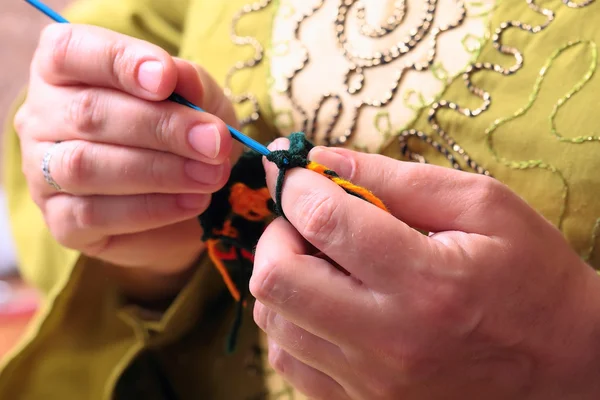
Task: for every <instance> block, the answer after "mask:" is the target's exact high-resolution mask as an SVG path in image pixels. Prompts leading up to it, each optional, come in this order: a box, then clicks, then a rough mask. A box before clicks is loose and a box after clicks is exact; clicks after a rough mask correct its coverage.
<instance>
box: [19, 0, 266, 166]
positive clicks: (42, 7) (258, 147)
mask: <svg viewBox="0 0 600 400" xmlns="http://www.w3.org/2000/svg"><path fill="white" fill-rule="evenodd" d="M25 1H26V2H27V3H29V4H31V5H32V6H33V7H35V8H37V9H38V10H39V11H41V12H42V13H44V14H46V15H47V16H48V17H50V18H51V19H53V20H54V21H55V22H58V23H61V24H68V23H69V21H67V19H66V18H64V17H63V16H62V15H60V14H59V13H57V12H56V11H54V10H53V9H51V8H50V7H48V6H47V5H46V4H44V3H42V2H41V1H38V0H25ZM169 100H171V101H173V102H175V103H179V104H181V105H184V106H186V107H189V108H193V109H194V110H198V111H201V112H206V111H204V110H203V109H201V108H200V107H198V106H197V105H195V104H193V103H192V102H190V101H188V100H186V99H185V98H183V97H182V96H180V95H178V94H177V93H173V94H172V95H171V96H169ZM227 129H229V132H230V133H231V136H233V138H234V139H235V140H237V141H238V142H240V143H242V144H244V145H245V146H247V147H249V148H251V149H252V150H254V151H256V152H258V153H260V154H262V155H263V156H268V155H269V154H270V153H271V151H270V150H269V149H267V148H266V147H265V146H263V145H262V144H260V143H258V142H257V141H256V140H254V139H252V138H249V137H248V136H246V135H244V134H243V133H242V132H240V131H238V130H237V129H235V128H233V127H231V126H229V125H227Z"/></svg>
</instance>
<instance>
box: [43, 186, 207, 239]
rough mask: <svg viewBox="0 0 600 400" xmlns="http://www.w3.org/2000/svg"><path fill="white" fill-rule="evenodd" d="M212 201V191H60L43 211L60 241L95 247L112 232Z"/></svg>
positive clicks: (173, 217)
mask: <svg viewBox="0 0 600 400" xmlns="http://www.w3.org/2000/svg"><path fill="white" fill-rule="evenodd" d="M209 203H210V195H204V194H200V195H198V194H184V195H163V194H148V195H139V196H87V197H76V196H70V195H67V194H58V195H56V196H54V197H51V198H49V199H48V200H47V202H46V203H45V205H44V214H45V215H46V222H47V224H48V226H49V228H50V230H51V231H52V233H53V235H54V237H55V238H56V240H57V241H58V242H59V243H61V244H62V245H64V246H65V247H68V248H73V249H78V250H81V249H87V250H88V251H92V250H93V249H94V248H96V247H103V242H105V241H106V238H108V237H110V236H115V235H124V234H131V233H138V232H143V231H148V230H152V229H157V228H160V227H163V226H167V225H172V224H175V223H177V222H181V221H185V220H188V219H191V218H194V217H195V216H197V215H199V214H201V213H202V212H203V211H204V210H206V208H207V207H208V204H209Z"/></svg>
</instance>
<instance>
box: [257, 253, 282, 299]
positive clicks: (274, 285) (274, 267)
mask: <svg viewBox="0 0 600 400" xmlns="http://www.w3.org/2000/svg"><path fill="white" fill-rule="evenodd" d="M279 264H281V263H279V262H277V260H274V259H272V258H269V259H266V260H262V261H261V262H260V264H259V263H258V262H257V263H256V266H255V273H254V275H253V276H252V279H251V280H250V292H251V293H252V295H253V296H254V297H255V298H256V299H258V300H270V299H272V298H273V294H274V293H276V292H277V290H278V288H279V286H280V282H281V280H282V274H283V269H282V268H281V266H280V265H279Z"/></svg>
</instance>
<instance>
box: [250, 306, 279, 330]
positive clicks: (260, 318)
mask: <svg viewBox="0 0 600 400" xmlns="http://www.w3.org/2000/svg"><path fill="white" fill-rule="evenodd" d="M274 317H275V313H274V312H273V311H271V309H270V308H269V307H267V306H265V305H264V304H262V303H260V302H256V303H255V305H254V321H255V322H256V324H257V325H258V326H259V327H260V328H261V329H262V330H263V331H265V332H267V333H268V332H269V329H270V328H271V327H272V326H273V323H272V322H273V319H274Z"/></svg>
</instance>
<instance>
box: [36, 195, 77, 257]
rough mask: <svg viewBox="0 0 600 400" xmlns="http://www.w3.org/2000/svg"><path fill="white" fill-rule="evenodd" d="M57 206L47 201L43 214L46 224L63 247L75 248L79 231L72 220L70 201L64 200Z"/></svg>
mask: <svg viewBox="0 0 600 400" xmlns="http://www.w3.org/2000/svg"><path fill="white" fill-rule="evenodd" d="M58 204H59V205H58V206H56V205H54V204H50V203H49V202H47V203H46V205H45V207H44V209H43V214H44V218H45V220H46V225H47V226H48V229H49V230H50V233H51V234H52V237H54V239H55V240H56V241H57V242H58V243H59V244H60V245H61V246H63V247H66V248H71V249H72V248H74V247H75V240H74V238H75V237H76V236H77V232H76V230H75V226H74V224H72V223H70V222H69V221H72V218H71V216H70V215H69V212H70V209H71V208H70V202H65V201H62V202H60V203H58Z"/></svg>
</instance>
